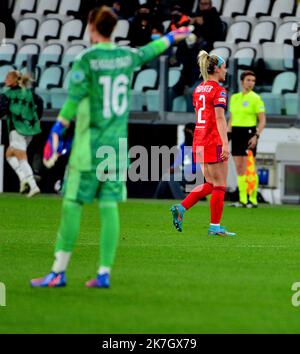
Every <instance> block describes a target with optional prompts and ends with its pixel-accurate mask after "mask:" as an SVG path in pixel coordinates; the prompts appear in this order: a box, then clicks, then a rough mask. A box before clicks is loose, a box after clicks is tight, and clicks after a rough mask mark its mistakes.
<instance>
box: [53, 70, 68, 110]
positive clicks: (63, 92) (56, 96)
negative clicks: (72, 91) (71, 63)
mask: <svg viewBox="0 0 300 354" xmlns="http://www.w3.org/2000/svg"><path fill="white" fill-rule="evenodd" d="M70 76H71V70H69V71H68V72H67V74H66V75H65V78H64V83H63V86H62V87H61V88H60V87H58V88H52V89H51V90H50V93H51V97H50V100H51V107H52V108H53V109H61V107H62V106H63V104H64V103H65V101H66V99H67V96H68V92H67V90H68V85H69V80H70Z"/></svg>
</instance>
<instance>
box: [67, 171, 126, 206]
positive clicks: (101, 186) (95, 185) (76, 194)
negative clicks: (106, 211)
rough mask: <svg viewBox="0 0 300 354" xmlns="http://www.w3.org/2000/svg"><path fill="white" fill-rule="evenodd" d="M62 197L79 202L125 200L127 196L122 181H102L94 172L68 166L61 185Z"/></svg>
mask: <svg viewBox="0 0 300 354" xmlns="http://www.w3.org/2000/svg"><path fill="white" fill-rule="evenodd" d="M63 195H64V198H66V199H69V200H75V201H77V202H80V203H91V202H92V201H93V200H94V199H98V200H99V201H115V202H121V201H125V200H126V198H127V190H126V184H125V182H124V181H104V182H100V181H99V180H98V179H97V176H96V172H94V171H93V172H82V171H78V170H77V169H74V168H69V169H68V171H67V175H66V177H65V180H64V185H63Z"/></svg>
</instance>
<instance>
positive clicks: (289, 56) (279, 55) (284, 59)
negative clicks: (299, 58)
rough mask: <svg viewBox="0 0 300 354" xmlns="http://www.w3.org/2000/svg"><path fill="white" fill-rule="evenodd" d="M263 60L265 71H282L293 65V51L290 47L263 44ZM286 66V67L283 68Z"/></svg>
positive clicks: (278, 44)
mask: <svg viewBox="0 0 300 354" xmlns="http://www.w3.org/2000/svg"><path fill="white" fill-rule="evenodd" d="M262 50H263V59H264V62H265V66H266V69H268V70H274V71H282V70H284V69H286V68H290V67H291V64H292V65H293V58H294V50H293V47H292V46H291V45H288V44H283V45H282V44H280V43H271V42H267V43H263V44H262ZM285 65H287V67H285Z"/></svg>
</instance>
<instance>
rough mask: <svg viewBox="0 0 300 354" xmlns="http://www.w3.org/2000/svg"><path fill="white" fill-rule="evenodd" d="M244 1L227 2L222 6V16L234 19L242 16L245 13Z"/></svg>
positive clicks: (230, 0)
mask: <svg viewBox="0 0 300 354" xmlns="http://www.w3.org/2000/svg"><path fill="white" fill-rule="evenodd" d="M245 8H246V1H245V0H227V1H225V3H224V6H223V12H222V16H224V17H234V16H237V15H238V14H239V15H243V14H244V13H245Z"/></svg>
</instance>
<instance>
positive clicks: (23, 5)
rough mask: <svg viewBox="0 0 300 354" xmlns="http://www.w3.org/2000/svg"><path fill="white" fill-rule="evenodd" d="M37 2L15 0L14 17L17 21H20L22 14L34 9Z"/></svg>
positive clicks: (33, 0)
mask: <svg viewBox="0 0 300 354" xmlns="http://www.w3.org/2000/svg"><path fill="white" fill-rule="evenodd" d="M35 4H36V0H22V1H20V0H19V1H15V5H14V10H13V13H12V18H13V19H14V20H15V21H16V23H18V22H19V20H20V17H21V16H22V15H24V14H25V13H26V12H33V11H34V9H35Z"/></svg>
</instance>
